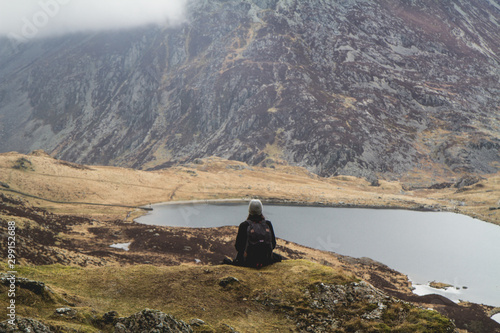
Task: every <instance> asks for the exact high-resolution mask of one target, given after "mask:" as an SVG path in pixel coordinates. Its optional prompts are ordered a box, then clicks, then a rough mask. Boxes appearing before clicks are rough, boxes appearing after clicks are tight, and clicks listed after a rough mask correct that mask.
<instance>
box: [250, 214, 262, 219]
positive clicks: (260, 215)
mask: <svg viewBox="0 0 500 333" xmlns="http://www.w3.org/2000/svg"><path fill="white" fill-rule="evenodd" d="M252 216H258V217H260V218H261V219H262V220H265V219H266V218H265V217H264V215H263V214H259V215H253V214H248V217H247V220H250V219H251V218H252Z"/></svg>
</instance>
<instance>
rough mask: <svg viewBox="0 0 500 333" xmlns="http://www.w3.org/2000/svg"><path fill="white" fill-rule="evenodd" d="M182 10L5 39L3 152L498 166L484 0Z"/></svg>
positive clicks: (382, 170)
mask: <svg viewBox="0 0 500 333" xmlns="http://www.w3.org/2000/svg"><path fill="white" fill-rule="evenodd" d="M188 13H189V20H188V22H187V23H185V24H183V25H181V26H178V27H173V28H168V29H163V28H159V27H144V28H141V29H136V30H129V31H118V32H106V33H104V32H103V33H95V34H79V35H70V36H63V37H60V38H53V39H44V40H35V41H33V42H31V43H29V44H12V43H11V42H9V41H7V40H2V41H0V77H1V78H2V79H0V115H1V117H2V122H1V125H0V140H1V142H2V147H1V151H9V150H17V151H20V152H24V153H26V152H29V151H31V150H34V149H38V148H43V149H45V150H46V151H49V152H50V153H51V154H52V155H53V156H57V157H59V158H63V159H65V160H69V161H72V162H78V163H86V164H106V165H120V166H129V167H135V168H143V169H150V168H163V167H166V166H169V165H172V164H174V163H178V162H188V161H193V160H194V159H196V158H199V157H205V156H211V155H216V156H220V157H223V158H227V159H236V160H240V161H245V162H248V163H250V164H259V163H261V164H263V165H272V163H274V161H285V162H287V163H290V164H294V165H299V166H305V167H307V168H308V169H309V170H310V171H313V172H315V173H317V174H320V175H324V176H328V175H337V174H348V175H356V176H361V177H368V178H373V177H375V176H376V175H381V176H383V177H400V176H401V175H404V174H405V173H408V172H412V171H416V170H417V171H418V172H424V173H428V174H430V175H432V176H445V177H448V178H451V177H455V176H456V175H459V174H463V173H465V172H470V173H493V172H496V171H497V170H498V168H499V164H498V162H499V161H500V157H499V154H498V152H499V150H500V135H499V133H500V118H499V115H500V113H499V97H498V96H500V88H499V81H500V70H499V68H500V66H499V64H500V58H499V56H498V55H499V54H500V23H499V22H500V9H499V7H498V5H497V4H496V3H495V2H493V1H479V0H460V1H450V0H447V1H439V2H436V1H431V0H421V1H409V0H398V1H387V0H377V1H364V0H349V1H333V2H332V1H326V0H322V1H312V0H306V1H302V0H301V1H298V0H293V1H292V0H289V1H285V0H252V1H249V0H238V1H229V2H228V1H223V0H208V1H193V2H191V3H190V5H189V10H188ZM221 22H224V24H221ZM12 46H15V47H12Z"/></svg>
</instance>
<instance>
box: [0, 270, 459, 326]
mask: <svg viewBox="0 0 500 333" xmlns="http://www.w3.org/2000/svg"><path fill="white" fill-rule="evenodd" d="M19 274H20V275H21V276H23V277H27V278H29V279H31V280H36V281H43V282H45V283H46V286H47V287H48V289H45V290H44V291H41V292H40V291H32V290H29V288H28V287H25V288H19V290H18V298H17V299H18V306H17V313H18V315H20V316H27V317H30V318H33V319H38V320H40V321H42V322H44V323H45V324H46V325H49V326H52V327H53V328H54V329H55V331H61V332H70V331H74V332H98V331H104V332H112V331H113V325H112V323H111V322H106V316H104V314H105V313H108V312H110V311H116V312H118V314H119V316H129V315H131V314H133V313H136V312H139V311H141V310H143V309H145V308H153V309H157V310H161V311H163V312H165V313H168V314H171V315H173V316H174V317H175V318H177V319H179V320H183V321H185V322H188V323H189V322H190V321H191V320H193V319H201V320H202V321H203V322H204V323H205V324H204V325H202V326H193V327H194V328H195V331H197V332H211V331H214V332H215V331H217V332H221V331H227V332H229V331H231V329H230V328H232V329H234V330H236V331H239V332H255V331H264V332H273V331H274V332H276V331H277V332H289V331H295V330H296V329H297V326H300V325H302V326H303V325H311V324H314V323H316V324H319V323H321V322H326V318H327V317H328V320H330V321H329V322H330V323H331V322H336V323H337V324H336V325H337V326H338V329H337V331H338V332H349V331H352V330H354V329H356V328H358V329H365V330H366V331H374V332H375V331H378V332H385V331H389V330H400V331H401V332H429V331H430V330H432V331H433V332H449V331H451V329H452V327H453V325H452V324H451V322H450V321H449V320H448V319H446V318H444V317H442V316H440V315H439V314H438V313H437V312H435V311H429V310H423V309H419V308H417V307H414V306H411V305H409V304H408V303H404V302H401V301H398V300H396V299H393V298H390V297H389V296H383V297H382V298H381V299H383V301H381V300H380V299H377V297H379V295H378V294H377V291H376V290H374V289H373V290H372V289H371V288H369V287H363V285H361V284H359V283H358V282H359V280H358V279H357V278H355V277H354V276H352V275H350V274H346V273H345V272H343V271H341V270H337V269H333V268H330V267H326V266H323V265H319V264H314V263H311V262H309V261H305V260H289V261H285V262H282V263H279V264H275V265H273V266H271V267H267V268H264V269H261V270H254V269H247V268H241V267H233V266H186V265H183V266H174V267H155V266H150V265H136V266H126V267H121V268H120V269H116V268H114V267H103V268H76V267H66V266H60V265H49V266H39V267H29V266H27V267H22V268H21V269H20V270H19ZM228 278H229V279H228ZM225 279H227V281H229V282H228V284H227V285H225V286H223V283H222V285H221V281H226V280H225ZM325 285H326V286H339V287H338V288H341V290H344V289H345V288H347V289H345V290H350V289H349V286H352V285H355V286H357V287H358V288H360V290H361V289H362V288H365V289H363V292H361V291H359V292H358V291H351V292H349V291H348V292H347V293H348V296H349V297H347V298H346V301H345V302H344V303H343V304H339V305H338V306H336V307H335V308H329V307H327V306H324V307H322V306H321V305H325V304H328V299H327V298H325V297H326V296H325V295H326V294H325V293H320V292H319V290H320V289H321V288H322V286H325ZM0 288H3V289H6V287H5V286H0ZM352 290H355V289H352ZM3 291H4V290H2V294H1V295H2V296H1V297H0V300H1V303H2V304H3V305H5V304H6V301H7V300H6V295H7V293H4V292H3ZM349 293H350V294H349ZM318 295H322V296H321V297H319V296H318ZM375 299H377V302H375V301H374V300H375ZM381 302H383V306H382V305H381ZM61 307H69V308H70V309H71V312H67V313H65V314H58V313H57V312H56V310H57V309H60V308H61ZM379 308H380V309H382V311H380V313H377V312H376V310H377V309H379ZM370 314H371V315H370ZM2 316H4V314H2ZM1 319H5V318H3V317H1ZM323 325H324V324H323ZM330 328H332V327H330ZM333 330H334V329H333V328H332V331H333Z"/></svg>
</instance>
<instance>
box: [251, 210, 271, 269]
mask: <svg viewBox="0 0 500 333" xmlns="http://www.w3.org/2000/svg"><path fill="white" fill-rule="evenodd" d="M247 222H248V228H247V244H246V248H245V266H250V267H262V266H266V265H268V264H270V263H271V257H272V252H273V235H272V231H271V227H270V226H269V224H268V222H267V221H266V220H265V219H262V220H260V221H253V220H248V221H247Z"/></svg>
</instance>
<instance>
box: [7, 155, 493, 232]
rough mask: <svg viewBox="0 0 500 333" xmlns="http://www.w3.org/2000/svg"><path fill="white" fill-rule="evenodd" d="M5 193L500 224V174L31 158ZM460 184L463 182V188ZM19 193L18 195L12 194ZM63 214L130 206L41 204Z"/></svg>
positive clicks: (11, 162)
mask: <svg viewBox="0 0 500 333" xmlns="http://www.w3.org/2000/svg"><path fill="white" fill-rule="evenodd" d="M0 170H1V173H0V182H1V184H3V185H2V186H0V190H1V191H3V192H4V193H6V192H8V191H11V190H15V191H19V192H22V193H26V194H30V195H33V196H39V197H42V198H46V199H50V200H53V201H61V202H86V203H98V204H107V205H128V206H138V205H147V204H149V203H157V202H165V201H182V200H195V199H202V200H207V199H208V200H210V199H228V198H250V197H260V198H263V199H267V200H274V201H279V202H292V203H294V202H300V203H309V204H323V205H336V206H374V207H402V208H410V209H421V208H428V209H439V210H449V211H456V212H459V213H464V214H467V215H471V216H474V217H478V218H480V219H482V220H485V221H489V222H492V223H497V224H500V210H498V209H496V210H493V209H494V208H498V207H499V203H498V198H500V174H496V175H491V176H488V177H484V178H481V179H478V181H476V182H474V183H472V184H471V185H470V186H462V187H461V188H456V187H455V186H454V185H453V184H448V183H442V180H441V179H436V178H433V177H431V176H429V178H412V176H411V175H408V177H407V178H406V180H403V181H401V182H398V181H391V182H389V181H384V180H380V181H378V184H375V185H377V186H372V185H374V184H371V183H369V182H367V181H366V180H364V179H359V178H355V177H348V176H339V177H330V178H321V177H318V176H316V175H314V174H311V173H309V172H308V171H307V170H305V169H303V168H298V167H290V166H287V165H282V164H275V165H273V166H272V167H268V168H263V167H249V166H248V165H246V164H245V163H241V162H236V161H227V160H222V159H219V158H208V159H204V160H199V161H197V163H194V164H189V165H183V166H177V167H172V168H169V169H165V170H160V171H150V172H148V171H139V170H133V169H125V168H116V167H103V166H83V165H77V164H74V163H68V162H65V161H60V160H56V159H53V158H51V157H50V156H48V155H47V154H45V153H43V152H35V153H34V154H31V155H21V154H18V153H6V154H0ZM458 182H459V179H457V183H458ZM11 193H12V192H11ZM24 198H25V199H27V200H30V201H32V202H34V203H35V204H36V205H37V206H40V207H45V208H49V209H51V211H53V212H57V213H70V214H79V215H82V214H88V215H93V216H98V215H99V214H101V215H103V216H107V217H109V216H111V215H113V216H115V217H116V216H118V217H120V218H122V217H123V215H124V214H126V213H127V212H130V211H131V209H129V208H124V207H114V208H113V207H99V206H88V205H87V206H86V205H68V204H64V205H61V204H57V203H54V202H48V201H43V200H33V198H30V197H24Z"/></svg>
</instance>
